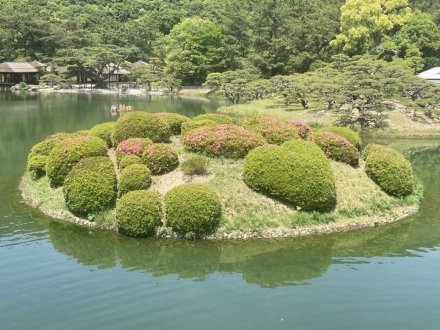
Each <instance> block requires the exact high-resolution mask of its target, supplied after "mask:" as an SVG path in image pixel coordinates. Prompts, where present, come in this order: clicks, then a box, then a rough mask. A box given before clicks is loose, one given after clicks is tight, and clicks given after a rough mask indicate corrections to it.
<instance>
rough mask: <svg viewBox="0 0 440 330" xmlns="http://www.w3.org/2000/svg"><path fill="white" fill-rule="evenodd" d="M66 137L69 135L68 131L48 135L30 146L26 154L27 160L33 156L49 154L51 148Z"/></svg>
mask: <svg viewBox="0 0 440 330" xmlns="http://www.w3.org/2000/svg"><path fill="white" fill-rule="evenodd" d="M68 137H71V134H70V133H56V134H52V135H50V136H48V137H47V138H46V139H44V140H43V141H41V142H39V143H37V144H36V145H34V146H33V147H32V148H31V150H30V152H29V154H28V162H29V160H30V159H31V158H33V157H34V156H49V154H50V152H51V151H52V149H53V148H54V147H55V146H56V145H57V144H58V143H60V142H62V141H64V140H65V139H66V138H68Z"/></svg>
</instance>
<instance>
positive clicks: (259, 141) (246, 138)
mask: <svg viewBox="0 0 440 330" xmlns="http://www.w3.org/2000/svg"><path fill="white" fill-rule="evenodd" d="M183 144H184V145H185V149H186V150H189V151H194V152H198V153H202V154H205V155H207V156H214V157H227V158H243V157H245V156H246V155H247V153H248V152H249V151H250V150H252V149H254V148H256V147H259V146H262V145H265V144H266V141H265V140H264V138H263V137H262V136H260V135H258V134H256V133H253V132H250V131H248V130H247V129H245V128H244V127H241V126H238V125H232V124H226V125H218V126H214V127H207V128H199V129H196V130H194V131H192V132H190V133H188V134H187V135H186V136H185V137H184V139H183Z"/></svg>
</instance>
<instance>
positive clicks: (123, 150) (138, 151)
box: [116, 138, 153, 162]
mask: <svg viewBox="0 0 440 330" xmlns="http://www.w3.org/2000/svg"><path fill="white" fill-rule="evenodd" d="M152 144H153V142H152V141H151V140H150V139H143V138H130V139H127V140H124V141H122V142H121V143H119V144H118V146H117V147H116V159H117V161H118V162H120V160H121V158H122V157H125V156H129V155H134V156H138V157H139V158H141V157H142V154H143V153H144V152H145V150H147V147H148V146H149V145H152Z"/></svg>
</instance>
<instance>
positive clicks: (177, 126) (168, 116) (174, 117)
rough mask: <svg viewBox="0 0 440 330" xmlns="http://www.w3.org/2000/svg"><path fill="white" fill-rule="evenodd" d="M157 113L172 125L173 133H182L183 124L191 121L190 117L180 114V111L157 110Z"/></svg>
mask: <svg viewBox="0 0 440 330" xmlns="http://www.w3.org/2000/svg"><path fill="white" fill-rule="evenodd" d="M155 115H156V116H159V117H160V118H161V119H162V120H164V121H165V122H166V123H167V124H168V125H169V126H170V129H171V133H172V134H173V135H180V133H181V130H182V124H183V123H186V122H188V121H190V119H189V118H188V117H186V116H183V115H179V114H178V113H171V112H157V113H155Z"/></svg>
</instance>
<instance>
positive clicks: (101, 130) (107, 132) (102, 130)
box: [89, 121, 115, 148]
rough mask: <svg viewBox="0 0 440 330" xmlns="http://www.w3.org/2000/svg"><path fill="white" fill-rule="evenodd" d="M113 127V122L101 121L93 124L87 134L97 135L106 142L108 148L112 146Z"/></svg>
mask: <svg viewBox="0 0 440 330" xmlns="http://www.w3.org/2000/svg"><path fill="white" fill-rule="evenodd" d="M114 127H115V123H114V122H112V121H110V122H107V123H102V124H98V125H95V126H93V127H92V128H91V129H90V130H89V134H90V135H92V136H96V137H99V138H100V139H102V140H104V141H105V143H107V146H108V147H109V148H111V147H113V129H114Z"/></svg>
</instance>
